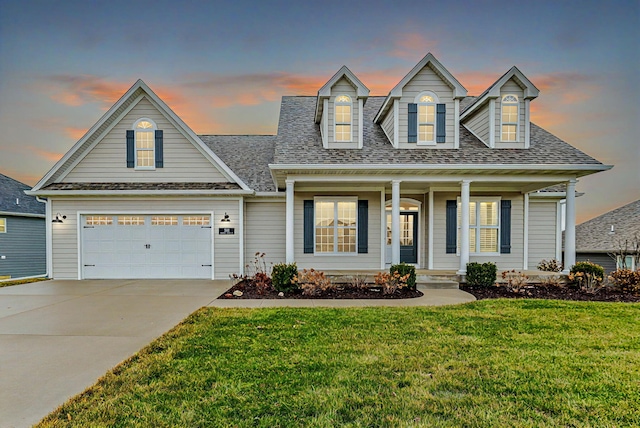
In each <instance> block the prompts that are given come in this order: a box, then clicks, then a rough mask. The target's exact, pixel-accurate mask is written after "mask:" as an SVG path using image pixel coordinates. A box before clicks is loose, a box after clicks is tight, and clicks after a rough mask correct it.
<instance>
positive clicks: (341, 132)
mask: <svg viewBox="0 0 640 428" xmlns="http://www.w3.org/2000/svg"><path fill="white" fill-rule="evenodd" d="M334 104H335V106H334V108H335V115H334V116H335V140H336V141H338V142H348V141H351V140H352V137H351V121H352V114H351V111H352V108H351V107H352V106H351V97H350V96H349V95H338V96H337V97H336V99H335V101H334Z"/></svg>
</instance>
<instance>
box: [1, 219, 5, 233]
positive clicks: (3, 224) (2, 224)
mask: <svg viewBox="0 0 640 428" xmlns="http://www.w3.org/2000/svg"><path fill="white" fill-rule="evenodd" d="M0 233H7V218H6V217H0Z"/></svg>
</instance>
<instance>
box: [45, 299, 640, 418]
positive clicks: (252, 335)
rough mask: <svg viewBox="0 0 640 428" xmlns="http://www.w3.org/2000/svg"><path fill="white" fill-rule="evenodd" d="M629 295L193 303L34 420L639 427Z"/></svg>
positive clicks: (637, 328) (639, 317)
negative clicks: (196, 306) (432, 303)
mask: <svg viewBox="0 0 640 428" xmlns="http://www.w3.org/2000/svg"><path fill="white" fill-rule="evenodd" d="M639 332H640V305H638V304H622V303H582V302H566V301H562V302H561V301H547V300H485V301H480V302H474V303H471V304H466V305H461V306H450V307H440V308H362V309H292V308H284V309H258V310H256V309H213V308H207V309H202V310H200V311H197V312H196V313H194V314H193V315H191V316H190V317H189V318H187V319H186V320H185V321H184V322H183V323H182V324H180V325H178V326H177V327H176V328H175V329H173V330H172V331H170V332H169V333H167V334H166V335H164V336H163V337H161V338H160V339H158V340H156V341H155V342H153V343H152V344H151V345H149V346H148V347H147V348H145V349H144V350H142V351H141V352H140V353H139V354H138V355H136V356H134V357H133V358H131V359H130V360H128V361H126V362H124V363H123V364H121V365H120V366H118V367H117V368H116V369H115V370H114V371H113V372H111V373H108V374H107V375H106V376H105V377H104V378H102V379H101V380H100V381H99V382H98V383H97V384H96V385H95V386H93V387H91V388H90V389H88V390H87V391H85V392H84V393H83V394H81V395H79V396H77V397H75V398H73V399H72V400H70V401H69V402H68V403H66V404H64V405H63V406H61V407H60V408H59V409H57V410H56V411H55V412H53V413H52V414H51V415H49V416H48V417H47V418H46V419H45V420H44V421H43V422H41V424H40V425H39V426H45V427H48V426H67V425H68V426H141V427H142V426H144V427H150V426H154V427H164V426H167V427H168V426H188V427H198V426H213V427H226V426H238V427H252V426H260V427H278V426H281V427H289V426H313V427H335V426H352V427H361V426H362V427H364V426H367V427H413V426H428V427H439V426H442V427H460V426H468V427H486V426H499V427H504V426H517V427H539V426H594V427H613V426H639V425H640V412H639V409H640V333H639Z"/></svg>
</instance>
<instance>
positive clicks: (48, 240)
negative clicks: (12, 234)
mask: <svg viewBox="0 0 640 428" xmlns="http://www.w3.org/2000/svg"><path fill="white" fill-rule="evenodd" d="M36 201H38V202H41V203H43V204H45V213H46V215H45V229H46V237H45V246H46V260H47V263H46V264H47V272H46V274H45V275H46V277H47V278H51V277H52V273H53V272H52V267H53V266H52V264H53V240H52V229H51V204H50V203H49V200H48V199H41V198H40V196H36Z"/></svg>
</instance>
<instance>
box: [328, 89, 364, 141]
mask: <svg viewBox="0 0 640 428" xmlns="http://www.w3.org/2000/svg"><path fill="white" fill-rule="evenodd" d="M338 95H349V96H350V97H351V142H336V141H335V116H334V112H335V109H334V102H335V99H336V96H338ZM359 111H360V110H359V107H358V99H357V98H356V90H355V88H354V87H353V86H351V84H350V83H349V82H348V81H347V79H345V78H344V77H343V78H342V79H340V80H338V81H337V82H336V84H335V85H333V87H332V88H331V97H330V98H329V111H328V112H327V113H328V116H327V117H328V119H329V130H328V131H329V132H328V134H329V139H328V142H329V148H330V149H357V148H358V135H359V134H358V130H359V129H360V127H359V121H358V117H359Z"/></svg>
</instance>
